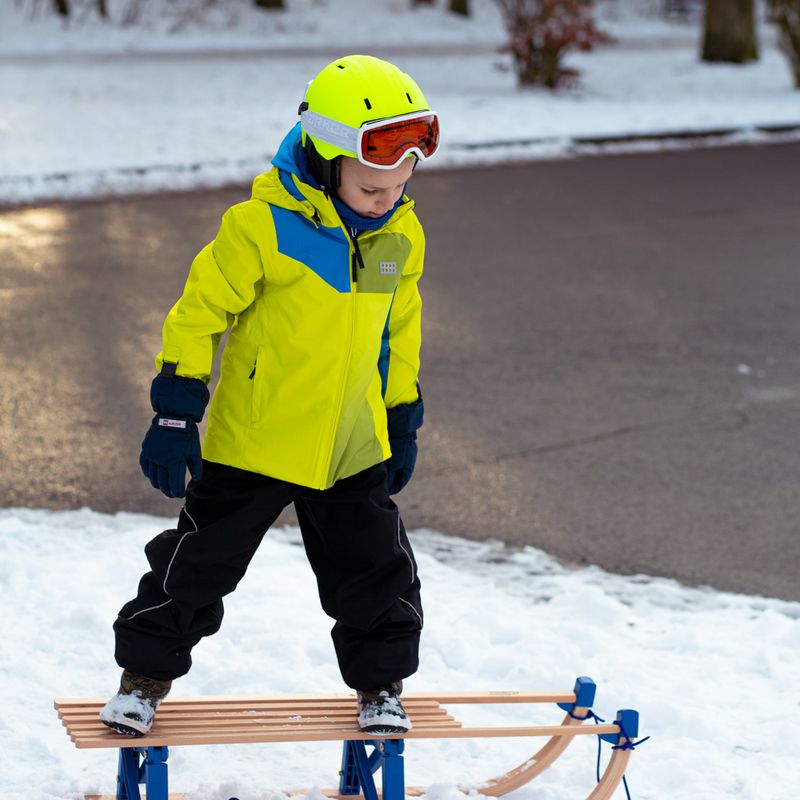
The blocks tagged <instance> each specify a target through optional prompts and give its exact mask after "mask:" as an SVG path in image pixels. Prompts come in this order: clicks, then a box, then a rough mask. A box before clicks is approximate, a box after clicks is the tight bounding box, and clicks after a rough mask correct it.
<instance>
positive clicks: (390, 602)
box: [295, 464, 422, 689]
mask: <svg viewBox="0 0 800 800" xmlns="http://www.w3.org/2000/svg"><path fill="white" fill-rule="evenodd" d="M295 508H296V509H297V518H298V520H299V522H300V529H301V531H302V533H303V541H304V543H305V548H306V552H307V554H308V558H309V561H310V562H311V566H312V568H313V570H314V573H315V575H316V576H317V585H318V587H319V594H320V600H321V601H322V607H323V608H324V610H325V613H326V614H328V615H329V616H330V617H333V618H334V619H335V620H336V624H335V625H334V627H333V630H332V632H331V635H332V637H333V643H334V646H335V648H336V655H337V657H338V659H339V668H340V670H341V672H342V677H343V678H344V680H345V683H347V685H348V686H350V687H351V688H353V689H368V688H373V687H377V686H385V685H387V684H390V683H392V682H394V681H399V680H401V679H402V678H405V677H407V676H409V675H411V674H412V673H414V672H416V670H417V665H418V651H419V637H420V631H421V630H422V605H421V603H420V596H419V585H420V584H419V578H418V577H417V565H416V561H415V560H414V554H413V553H412V551H411V545H410V544H409V542H408V538H407V536H406V532H405V528H404V527H403V522H402V520H401V519H400V513H399V511H398V509H397V506H396V505H395V504H394V502H393V501H392V499H391V498H390V497H389V492H388V491H387V488H386V467H385V466H384V465H383V464H377V465H376V466H374V467H370V468H369V469H367V470H364V471H363V472H360V473H358V474H357V475H353V476H351V477H349V478H344V479H343V480H340V481H337V482H336V483H335V484H334V485H333V486H332V487H331V488H330V489H327V490H325V491H322V492H318V491H312V490H308V491H306V492H305V493H304V494H303V496H302V498H300V499H298V500H295Z"/></svg>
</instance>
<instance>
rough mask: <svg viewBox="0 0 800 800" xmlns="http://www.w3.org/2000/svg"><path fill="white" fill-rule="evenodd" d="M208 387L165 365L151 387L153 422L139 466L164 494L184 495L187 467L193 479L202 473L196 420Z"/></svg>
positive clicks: (198, 417)
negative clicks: (154, 413) (178, 374)
mask: <svg viewBox="0 0 800 800" xmlns="http://www.w3.org/2000/svg"><path fill="white" fill-rule="evenodd" d="M208 396H209V395H208V387H207V386H206V385H205V383H203V381H201V380H198V379H197V378H182V377H180V376H177V375H175V365H174V364H165V365H164V369H163V370H162V372H161V374H160V375H157V376H156V377H155V378H154V379H153V383H152V385H151V387H150V402H151V403H152V405H153V411H155V412H156V415H155V417H153V423H152V425H151V426H150V430H149V431H147V434H146V435H145V437H144V441H143V442H142V454H141V455H140V456H139V466H140V467H141V468H142V472H143V473H144V476H145V477H146V478H149V480H150V483H152V484H153V487H154V488H156V489H160V490H161V491H162V492H163V493H164V494H165V495H166V496H167V497H185V496H186V467H187V466H188V467H189V472H190V474H191V476H192V478H194V479H195V480H199V479H200V477H201V475H202V462H201V455H200V434H199V432H198V430H197V423H198V422H200V420H201V419H202V418H203V413H204V411H205V408H206V404H207V403H208Z"/></svg>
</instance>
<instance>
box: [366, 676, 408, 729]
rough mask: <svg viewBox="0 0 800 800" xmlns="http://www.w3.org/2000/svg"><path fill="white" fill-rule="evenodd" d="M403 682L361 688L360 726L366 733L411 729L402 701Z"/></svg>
mask: <svg viewBox="0 0 800 800" xmlns="http://www.w3.org/2000/svg"><path fill="white" fill-rule="evenodd" d="M402 691H403V682H402V681H396V682H395V683H391V684H389V685H388V686H381V687H379V688H377V689H364V690H359V691H358V692H357V693H356V695H357V703H358V727H359V728H360V729H361V730H362V731H364V733H373V734H375V735H381V734H383V735H391V734H394V733H405V732H406V731H409V730H411V720H410V719H409V718H408V715H407V714H406V712H405V709H404V708H403V704H402V703H401V702H400V692H402Z"/></svg>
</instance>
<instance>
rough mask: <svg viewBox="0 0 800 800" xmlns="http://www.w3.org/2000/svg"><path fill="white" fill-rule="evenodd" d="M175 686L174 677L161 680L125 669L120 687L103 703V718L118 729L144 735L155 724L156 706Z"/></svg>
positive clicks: (101, 714)
mask: <svg viewBox="0 0 800 800" xmlns="http://www.w3.org/2000/svg"><path fill="white" fill-rule="evenodd" d="M171 686H172V681H157V680H155V679H154V678H146V677H145V676H144V675H137V674H136V673H135V672H128V670H124V671H123V673H122V679H121V680H120V684H119V691H118V692H117V693H116V694H115V695H114V696H113V697H112V698H111V699H110V700H109V701H108V702H107V703H106V704H105V706H103V709H102V710H101V711H100V719H101V721H102V722H103V723H104V724H105V725H108V727H109V728H112V729H113V730H115V731H116V732H117V733H124V734H126V735H127V736H144V735H145V734H146V733H147V732H148V731H149V730H150V728H152V727H153V717H154V716H155V713H156V709H157V708H158V707H159V705H161V701H162V700H163V699H164V698H165V697H166V696H167V693H168V692H169V690H170V687H171Z"/></svg>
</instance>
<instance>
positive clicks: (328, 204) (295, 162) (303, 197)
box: [252, 122, 414, 227]
mask: <svg viewBox="0 0 800 800" xmlns="http://www.w3.org/2000/svg"><path fill="white" fill-rule="evenodd" d="M301 138H302V131H301V129H300V123H299V122H298V123H297V124H296V125H295V126H294V127H293V128H292V129H291V130H290V131H289V132H288V133H287V134H286V136H284V138H283V141H282V142H281V144H280V147H278V152H277V153H276V154H275V157H274V158H273V159H272V165H273V168H272V169H271V170H270V171H269V172H264V173H262V174H261V175H258V176H256V178H255V180H254V181H253V192H252V197H253V199H254V200H262V201H264V202H266V203H270V204H272V205H276V206H280V207H281V208H286V209H289V210H290V211H299V212H301V213H302V214H303V215H304V216H305V217H308V219H311V220H313V221H314V222H315V224H322V225H324V226H326V227H339V226H341V224H342V222H341V219H340V217H339V214H338V213H337V211H336V208H335V206H334V204H333V202H332V201H331V199H330V197H328V195H327V193H326V192H325V191H323V190H322V189H321V188H320V187H319V186H318V185H312V184H311V183H309V182H307V181H306V180H304V178H303V177H301V176H305V175H306V174H307V170H304V169H303V168H302V166H301V164H300V159H301V158H302V157H303V154H302V152H301V149H300V148H301ZM309 180H312V181H313V178H310V179H309ZM403 199H404V202H403V203H402V204H401V205H400V206H399V207H398V208H397V210H396V211H395V213H394V214H393V215H392V220H394V219H397V217H398V216H401V215H403V214H405V213H406V212H407V211H410V210H411V209H412V208H413V207H414V202H413V201H412V200H410V199H409V198H407V197H404V198H403Z"/></svg>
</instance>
